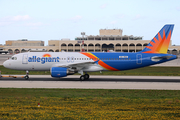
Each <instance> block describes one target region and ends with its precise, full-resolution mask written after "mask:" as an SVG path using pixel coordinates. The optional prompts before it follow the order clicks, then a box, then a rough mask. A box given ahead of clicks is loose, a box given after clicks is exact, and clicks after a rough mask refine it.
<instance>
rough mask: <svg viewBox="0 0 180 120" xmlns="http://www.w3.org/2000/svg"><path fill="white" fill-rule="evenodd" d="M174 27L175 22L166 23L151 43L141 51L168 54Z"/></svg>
mask: <svg viewBox="0 0 180 120" xmlns="http://www.w3.org/2000/svg"><path fill="white" fill-rule="evenodd" d="M173 28H174V25H173V24H168V25H165V26H164V27H163V28H162V29H161V30H160V31H159V32H158V33H157V34H156V36H155V37H154V38H153V39H152V40H151V41H150V43H149V44H148V45H147V46H146V47H145V48H144V49H143V50H142V51H140V52H142V53H164V54H166V53H167V50H168V47H169V43H170V40H171V34H172V32H173Z"/></svg>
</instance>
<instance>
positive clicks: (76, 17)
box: [71, 15, 82, 22]
mask: <svg viewBox="0 0 180 120" xmlns="http://www.w3.org/2000/svg"><path fill="white" fill-rule="evenodd" d="M81 19H82V16H80V15H76V16H75V17H72V18H71V20H73V21H75V22H77V21H79V20H81Z"/></svg>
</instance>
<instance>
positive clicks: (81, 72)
mask: <svg viewBox="0 0 180 120" xmlns="http://www.w3.org/2000/svg"><path fill="white" fill-rule="evenodd" d="M78 73H80V74H81V76H80V80H81V81H84V80H87V79H89V74H87V73H85V74H84V75H83V71H82V70H80V71H79V72H78Z"/></svg>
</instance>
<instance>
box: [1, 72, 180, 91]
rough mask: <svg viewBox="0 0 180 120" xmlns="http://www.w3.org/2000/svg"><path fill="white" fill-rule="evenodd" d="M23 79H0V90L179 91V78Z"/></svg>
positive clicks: (69, 77) (75, 77)
mask: <svg viewBox="0 0 180 120" xmlns="http://www.w3.org/2000/svg"><path fill="white" fill-rule="evenodd" d="M19 77H20V76H19ZM29 77H30V78H29V79H28V80H25V79H24V78H0V87H1V88H77V89H157V90H180V77H169V76H96V75H92V76H90V79H88V80H85V81H80V80H79V76H78V75H72V76H68V77H64V78H51V76H48V75H30V76H29Z"/></svg>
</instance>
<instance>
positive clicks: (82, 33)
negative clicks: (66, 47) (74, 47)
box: [81, 32, 85, 52]
mask: <svg viewBox="0 0 180 120" xmlns="http://www.w3.org/2000/svg"><path fill="white" fill-rule="evenodd" d="M81 35H82V52H84V51H85V50H84V35H85V32H81Z"/></svg>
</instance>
